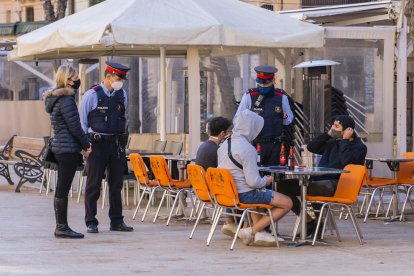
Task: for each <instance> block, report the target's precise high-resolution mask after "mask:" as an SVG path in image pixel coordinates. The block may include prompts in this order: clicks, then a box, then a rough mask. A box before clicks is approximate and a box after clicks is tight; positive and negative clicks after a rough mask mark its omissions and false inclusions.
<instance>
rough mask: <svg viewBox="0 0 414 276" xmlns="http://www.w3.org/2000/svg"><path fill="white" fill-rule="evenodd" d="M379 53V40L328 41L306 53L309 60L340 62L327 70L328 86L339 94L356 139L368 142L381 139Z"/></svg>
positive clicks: (381, 51)
mask: <svg viewBox="0 0 414 276" xmlns="http://www.w3.org/2000/svg"><path fill="white" fill-rule="evenodd" d="M383 53H384V45H383V41H382V40H363V39H354V40H349V39H328V40H327V41H326V45H325V47H324V48H323V49H317V50H310V51H309V59H310V60H318V59H329V60H333V61H337V62H339V63H340V64H339V65H335V66H332V68H331V69H332V76H331V85H332V86H333V87H334V88H336V89H338V90H340V91H341V92H343V94H344V98H345V100H346V103H345V104H346V107H347V111H348V112H349V115H351V116H352V117H353V118H354V119H355V121H356V130H357V132H358V134H359V136H361V137H363V138H366V139H367V140H368V141H369V142H381V141H382V139H383V138H382V135H383V124H382V116H383V112H382V108H383V106H384V102H383V93H384V91H383V70H382V67H383ZM304 93H306V91H304Z"/></svg>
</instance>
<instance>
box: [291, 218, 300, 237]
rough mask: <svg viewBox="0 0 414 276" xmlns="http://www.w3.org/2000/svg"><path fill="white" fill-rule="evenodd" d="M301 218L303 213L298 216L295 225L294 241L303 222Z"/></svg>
mask: <svg viewBox="0 0 414 276" xmlns="http://www.w3.org/2000/svg"><path fill="white" fill-rule="evenodd" d="M300 218H301V215H299V216H297V217H296V221H295V225H294V226H293V233H292V241H295V239H296V235H297V233H298V229H299V226H300V224H301V221H300Z"/></svg>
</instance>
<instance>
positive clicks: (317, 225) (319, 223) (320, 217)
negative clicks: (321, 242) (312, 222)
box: [312, 203, 327, 246]
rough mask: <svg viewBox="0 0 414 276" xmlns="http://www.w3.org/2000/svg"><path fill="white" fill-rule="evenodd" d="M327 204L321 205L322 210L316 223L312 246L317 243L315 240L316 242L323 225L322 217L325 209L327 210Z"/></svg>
mask: <svg viewBox="0 0 414 276" xmlns="http://www.w3.org/2000/svg"><path fill="white" fill-rule="evenodd" d="M326 205H327V204H326V203H324V204H323V205H322V207H321V211H320V213H319V218H318V223H317V224H316V230H315V234H314V235H313V240H312V246H314V245H315V242H316V237H317V236H318V231H319V227H320V225H321V221H322V217H323V212H324V210H325V207H326Z"/></svg>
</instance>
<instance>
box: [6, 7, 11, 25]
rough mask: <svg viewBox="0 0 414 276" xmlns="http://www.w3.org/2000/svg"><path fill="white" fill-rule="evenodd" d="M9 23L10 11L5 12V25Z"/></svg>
mask: <svg viewBox="0 0 414 276" xmlns="http://www.w3.org/2000/svg"><path fill="white" fill-rule="evenodd" d="M10 22H11V10H7V11H6V23H10Z"/></svg>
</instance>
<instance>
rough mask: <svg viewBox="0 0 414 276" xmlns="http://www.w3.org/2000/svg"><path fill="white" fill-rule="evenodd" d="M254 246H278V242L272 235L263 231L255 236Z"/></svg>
mask: <svg viewBox="0 0 414 276" xmlns="http://www.w3.org/2000/svg"><path fill="white" fill-rule="evenodd" d="M282 240H283V239H282ZM254 244H255V245H259V246H276V240H275V237H274V236H272V235H271V234H269V233H267V232H266V231H262V232H257V233H256V235H254Z"/></svg>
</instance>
